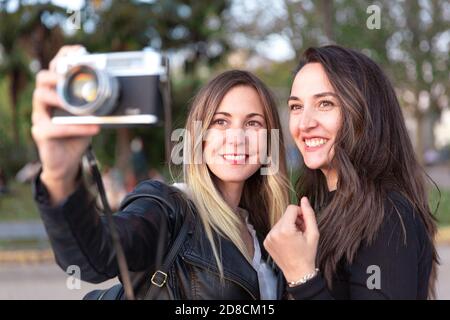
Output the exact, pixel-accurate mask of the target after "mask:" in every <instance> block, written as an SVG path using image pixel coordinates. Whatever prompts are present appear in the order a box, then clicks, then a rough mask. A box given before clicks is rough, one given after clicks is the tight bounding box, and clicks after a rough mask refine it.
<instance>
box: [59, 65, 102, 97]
mask: <svg viewBox="0 0 450 320" xmlns="http://www.w3.org/2000/svg"><path fill="white" fill-rule="evenodd" d="M68 83H69V84H68V86H67V87H66V92H65V93H66V97H67V102H68V103H70V104H71V105H73V106H83V105H85V104H87V103H90V102H93V101H95V99H96V98H97V92H98V80H97V76H96V75H95V73H93V72H92V71H91V70H89V69H87V70H80V71H79V72H78V73H75V74H73V75H72V77H71V79H69V80H68Z"/></svg>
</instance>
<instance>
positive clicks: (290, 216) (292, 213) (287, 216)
mask: <svg viewBox="0 0 450 320" xmlns="http://www.w3.org/2000/svg"><path fill="white" fill-rule="evenodd" d="M299 213H300V207H299V206H296V205H293V204H291V205H289V206H288V207H287V208H286V211H285V212H284V214H283V216H282V217H281V219H280V220H282V224H288V225H292V224H295V223H296V220H297V217H298V215H299Z"/></svg>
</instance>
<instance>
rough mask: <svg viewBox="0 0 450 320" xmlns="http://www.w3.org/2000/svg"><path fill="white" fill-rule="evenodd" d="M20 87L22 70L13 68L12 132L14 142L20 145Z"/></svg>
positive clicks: (10, 92)
mask: <svg viewBox="0 0 450 320" xmlns="http://www.w3.org/2000/svg"><path fill="white" fill-rule="evenodd" d="M19 87H20V72H19V71H17V70H13V71H12V73H11V74H10V75H9V95H10V99H11V116H12V134H13V139H14V143H15V144H16V146H18V145H19V125H18V112H17V108H18V96H19V90H20V89H19Z"/></svg>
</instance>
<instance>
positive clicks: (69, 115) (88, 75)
mask: <svg viewBox="0 0 450 320" xmlns="http://www.w3.org/2000/svg"><path fill="white" fill-rule="evenodd" d="M56 71H57V73H59V74H61V75H62V78H61V79H62V80H60V81H58V84H57V92H58V95H59V96H60V97H61V99H62V101H63V109H64V110H60V109H56V110H55V111H54V113H53V117H52V122H53V123H56V124H100V125H102V126H104V127H121V126H137V125H151V124H157V123H159V122H160V119H161V116H162V115H163V112H164V109H165V106H164V104H165V103H168V102H167V101H165V97H168V96H169V92H168V90H169V86H168V82H169V81H168V61H167V59H166V58H165V57H164V56H162V55H161V54H159V53H157V52H155V51H153V50H150V49H144V50H142V51H129V52H114V53H98V54H88V53H87V52H86V50H84V49H82V50H80V51H79V52H76V53H75V54H71V55H68V56H64V57H61V58H59V60H58V62H57V67H56Z"/></svg>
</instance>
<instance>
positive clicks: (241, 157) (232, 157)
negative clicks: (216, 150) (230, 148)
mask: <svg viewBox="0 0 450 320" xmlns="http://www.w3.org/2000/svg"><path fill="white" fill-rule="evenodd" d="M223 157H224V158H225V160H231V161H241V160H244V159H245V154H238V155H232V154H224V155H223Z"/></svg>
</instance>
